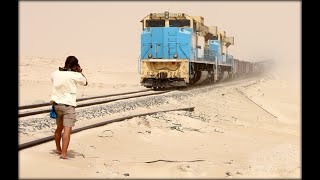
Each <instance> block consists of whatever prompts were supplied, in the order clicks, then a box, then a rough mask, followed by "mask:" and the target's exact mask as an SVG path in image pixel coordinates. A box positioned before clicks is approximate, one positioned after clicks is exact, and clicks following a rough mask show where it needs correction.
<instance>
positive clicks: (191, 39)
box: [138, 11, 259, 88]
mask: <svg viewBox="0 0 320 180" xmlns="http://www.w3.org/2000/svg"><path fill="white" fill-rule="evenodd" d="M140 22H141V23H142V32H141V44H140V45H141V46H140V47H141V49H140V56H139V60H138V71H139V73H140V83H141V85H142V86H144V87H147V88H167V87H187V86H188V85H192V84H202V83H210V82H218V81H220V80H221V79H222V78H224V77H225V76H227V77H228V78H234V77H239V76H242V75H244V74H248V73H253V72H256V71H258V69H259V68H258V66H257V65H258V63H252V62H248V61H243V60H239V59H236V58H234V57H233V56H232V55H231V54H229V53H228V47H229V46H231V45H234V37H233V36H227V34H226V31H220V30H219V31H218V27H217V26H206V25H205V24H204V18H203V17H202V16H189V15H187V14H186V13H172V12H169V11H165V12H162V13H150V14H148V15H147V16H146V17H144V18H143V19H142V20H141V21H140Z"/></svg>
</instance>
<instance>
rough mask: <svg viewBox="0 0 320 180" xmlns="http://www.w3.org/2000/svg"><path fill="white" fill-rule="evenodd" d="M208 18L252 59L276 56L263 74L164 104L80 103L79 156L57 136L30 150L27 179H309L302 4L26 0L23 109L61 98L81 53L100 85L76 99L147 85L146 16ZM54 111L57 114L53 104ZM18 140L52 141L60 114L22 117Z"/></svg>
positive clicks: (169, 97)
mask: <svg viewBox="0 0 320 180" xmlns="http://www.w3.org/2000/svg"><path fill="white" fill-rule="evenodd" d="M167 10H169V11H171V12H184V13H187V14H189V15H194V16H203V17H204V22H205V24H206V25H208V26H218V29H219V30H225V31H226V32H227V35H228V36H234V37H235V45H234V46H230V47H229V49H228V52H229V53H230V54H232V55H233V56H234V57H235V58H237V59H241V60H247V61H251V62H253V61H260V60H266V59H272V60H274V62H275V67H274V68H273V69H272V70H271V71H269V72H267V73H266V74H264V75H263V76H255V77H248V78H242V79H235V80H233V81H230V82H224V83H219V84H212V85H206V86H197V87H193V88H188V89H184V90H176V91H173V92H170V93H167V94H162V95H158V96H154V97H141V98H137V99H130V100H125V101H115V102H111V103H107V104H101V105H96V106H93V107H79V108H76V113H77V119H78V121H77V122H76V125H75V127H74V129H76V128H81V127H84V126H87V125H91V124H94V123H98V122H104V121H107V120H112V119H115V118H120V117H124V116H128V115H135V114H140V113H147V112H153V111H157V110H168V109H173V108H182V107H195V108H194V111H192V112H187V111H171V112H167V113H158V114H153V115H148V116H140V117H135V118H132V119H127V120H124V121H121V122H117V123H112V124H108V125H105V126H101V127H98V128H94V129H89V130H85V131H81V132H79V133H76V134H72V135H71V142H70V145H69V149H68V156H69V159H68V160H60V159H59V156H57V155H55V154H54V153H53V150H54V149H55V143H54V141H49V142H47V143H44V144H40V145H37V146H34V147H31V148H28V149H23V150H20V151H19V178H31V179H32V178H43V179H50V178H76V179H78V178H148V179H151V178H301V121H302V119H301V63H300V61H301V59H300V57H301V17H300V16H301V2H207V1H206V2H180V1H179V2H167V1H164V2H160V1H159V2H25V1H23V2H19V106H22V105H29V104H37V103H46V102H49V100H50V93H51V80H50V75H51V73H52V72H53V71H54V70H56V69H58V67H59V66H60V67H61V66H63V65H64V61H65V59H66V57H67V56H69V55H74V56H76V57H78V59H79V61H80V65H81V67H82V69H83V73H84V74H85V75H86V76H87V78H88V81H89V85H88V86H87V87H83V86H79V87H78V92H77V98H83V97H91V96H99V95H106V94H112V93H120V92H129V91H137V90H144V89H146V88H144V87H142V86H141V85H140V83H139V82H140V76H139V73H138V64H137V63H138V57H139V55H140V33H141V23H140V22H139V21H140V20H141V19H142V18H143V17H145V16H146V15H147V14H149V13H151V12H164V11H167ZM46 108H47V109H49V108H50V107H46ZM18 121H19V127H18V130H19V144H22V143H26V142H30V141H32V140H36V139H38V138H43V137H47V136H52V135H53V132H54V130H55V126H56V125H55V120H53V119H50V118H49V113H45V114H39V115H36V116H32V117H31V116H29V117H22V118H19V119H18Z"/></svg>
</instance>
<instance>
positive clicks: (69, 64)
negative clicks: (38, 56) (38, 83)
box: [50, 56, 88, 159]
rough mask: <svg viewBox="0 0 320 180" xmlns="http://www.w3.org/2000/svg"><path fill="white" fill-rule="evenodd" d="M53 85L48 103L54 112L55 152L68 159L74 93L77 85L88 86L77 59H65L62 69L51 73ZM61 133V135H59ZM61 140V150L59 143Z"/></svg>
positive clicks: (74, 114)
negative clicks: (52, 106)
mask: <svg viewBox="0 0 320 180" xmlns="http://www.w3.org/2000/svg"><path fill="white" fill-rule="evenodd" d="M51 80H52V83H53V89H52V95H51V100H50V102H51V103H53V105H54V108H55V111H56V124H57V129H56V131H55V134H54V135H55V142H56V152H57V153H58V154H60V158H61V159H68V156H67V150H68V146H69V142H70V134H71V129H72V127H73V126H74V124H75V122H76V112H75V107H76V106H77V104H76V92H77V84H80V85H83V86H86V85H88V82H87V78H86V77H85V76H84V75H83V73H82V69H81V67H80V65H79V63H78V59H77V58H76V57H74V56H69V57H67V59H66V61H65V65H64V67H63V68H61V67H59V70H56V71H54V72H53V73H52V76H51ZM62 130H63V131H64V132H63V135H61V133H62ZM61 138H62V148H61V145H60V141H61Z"/></svg>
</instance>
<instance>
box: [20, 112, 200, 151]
mask: <svg viewBox="0 0 320 180" xmlns="http://www.w3.org/2000/svg"><path fill="white" fill-rule="evenodd" d="M194 108H195V107H187V108H180V109H169V110H164V111H154V112H149V113H142V114H136V115H131V116H126V117H121V118H117V119H112V120H107V121H104V122H100V123H96V124H92V125H88V126H85V127H81V128H78V129H75V130H72V131H71V134H74V133H77V132H80V131H83V130H87V129H91V128H96V127H99V126H104V125H106V124H110V123H113V122H119V121H123V120H126V119H131V118H134V117H139V116H146V115H151V114H156V113H160V112H169V111H193V110H194ZM54 138H55V137H54V135H52V136H48V137H44V138H41V139H37V140H34V141H30V142H27V143H23V144H20V145H19V150H22V149H26V148H30V147H33V146H36V145H39V144H42V143H45V142H48V141H51V140H54Z"/></svg>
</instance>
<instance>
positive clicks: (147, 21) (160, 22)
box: [146, 19, 165, 27]
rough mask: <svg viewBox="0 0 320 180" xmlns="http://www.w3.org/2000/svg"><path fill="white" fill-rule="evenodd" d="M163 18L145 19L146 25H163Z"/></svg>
mask: <svg viewBox="0 0 320 180" xmlns="http://www.w3.org/2000/svg"><path fill="white" fill-rule="evenodd" d="M164 26H165V20H161V19H160V20H146V27H164Z"/></svg>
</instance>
